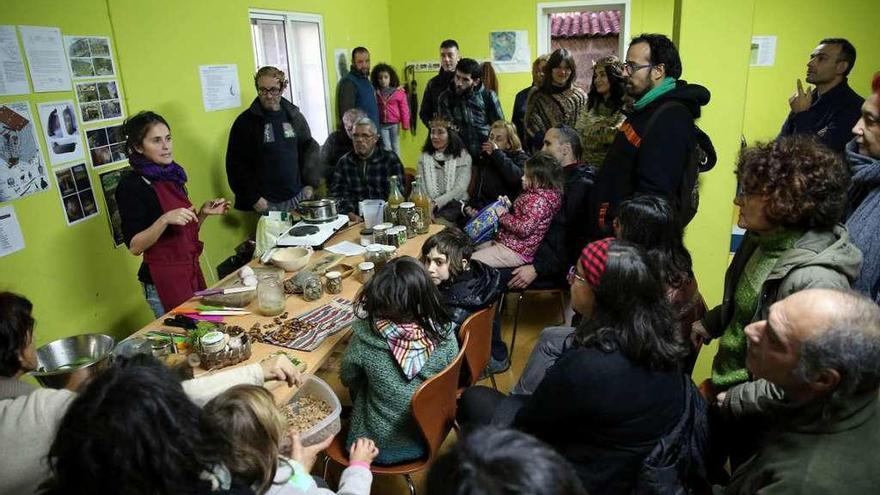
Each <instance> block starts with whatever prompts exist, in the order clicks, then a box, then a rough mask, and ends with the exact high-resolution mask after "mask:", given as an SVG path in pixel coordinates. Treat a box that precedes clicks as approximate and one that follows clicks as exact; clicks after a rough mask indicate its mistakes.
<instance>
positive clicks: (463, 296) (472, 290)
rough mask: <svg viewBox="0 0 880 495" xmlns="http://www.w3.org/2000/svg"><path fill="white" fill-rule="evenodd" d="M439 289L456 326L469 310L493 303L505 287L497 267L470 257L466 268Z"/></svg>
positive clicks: (486, 306)
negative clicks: (502, 284) (502, 285)
mask: <svg viewBox="0 0 880 495" xmlns="http://www.w3.org/2000/svg"><path fill="white" fill-rule="evenodd" d="M438 289H439V290H440V296H441V297H442V298H443V305H444V306H446V310H447V311H448V312H449V316H450V317H451V318H452V321H453V323H455V325H456V328H458V327H460V326H461V324H462V323H464V320H467V319H468V317H470V316H471V315H472V314H474V313H476V312H477V311H479V310H481V309H484V308H488V307H489V306H491V305H492V304H494V303H495V301H496V300H497V299H498V296H500V295H501V293H502V292H503V290H504V288H503V287H501V274H499V273H498V270H496V269H495V268H492V267H491V266H489V265H486V264H485V263H481V262H479V261H477V260H471V261H470V262H469V263H468V269H467V270H466V271H464V272H462V273H460V274H458V276H457V277H455V279H450V280H447V281H445V282H443V283H442V284H440V286H439V287H438Z"/></svg>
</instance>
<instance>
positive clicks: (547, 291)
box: [501, 287, 567, 363]
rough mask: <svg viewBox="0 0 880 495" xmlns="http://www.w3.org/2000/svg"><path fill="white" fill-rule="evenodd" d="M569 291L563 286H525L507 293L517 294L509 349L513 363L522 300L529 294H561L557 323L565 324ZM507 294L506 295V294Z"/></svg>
mask: <svg viewBox="0 0 880 495" xmlns="http://www.w3.org/2000/svg"><path fill="white" fill-rule="evenodd" d="M566 291H567V288H566V289H563V288H547V289H539V288H534V289H533V288H529V287H527V288H525V289H522V290H510V291H508V292H507V294H516V311H515V312H514V314H513V333H512V334H511V337H510V349H508V351H507V359H508V360H509V361H510V362H511V363H513V349H514V347H515V346H516V331H517V328H518V327H519V310H520V308H521V307H522V300H523V297H525V296H526V295H527V294H530V295H531V294H554V295H558V296H559V315H560V320H561V321H560V322H558V323H557V325H564V324H565V293H566ZM507 294H505V297H506V295H507ZM501 301H502V303H503V302H504V298H502V300H501Z"/></svg>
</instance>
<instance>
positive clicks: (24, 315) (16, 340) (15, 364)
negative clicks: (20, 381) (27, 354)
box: [0, 292, 34, 377]
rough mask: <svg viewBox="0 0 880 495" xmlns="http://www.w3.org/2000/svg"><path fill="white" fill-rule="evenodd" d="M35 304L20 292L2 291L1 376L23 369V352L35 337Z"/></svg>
mask: <svg viewBox="0 0 880 495" xmlns="http://www.w3.org/2000/svg"><path fill="white" fill-rule="evenodd" d="M33 309H34V305H33V304H31V302H30V301H29V300H28V299H27V298H25V297H23V296H20V295H18V294H13V293H12V292H0V376H6V377H11V376H13V375H15V374H16V373H18V370H19V369H21V361H20V360H19V357H20V355H21V352H22V351H24V349H25V348H26V347H27V346H28V344H29V343H30V342H31V339H33V338H34V317H33V316H31V311H32V310H33Z"/></svg>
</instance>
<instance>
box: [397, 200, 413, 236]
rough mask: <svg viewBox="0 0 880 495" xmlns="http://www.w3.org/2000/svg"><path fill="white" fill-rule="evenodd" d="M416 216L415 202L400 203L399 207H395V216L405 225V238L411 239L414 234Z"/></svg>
mask: <svg viewBox="0 0 880 495" xmlns="http://www.w3.org/2000/svg"><path fill="white" fill-rule="evenodd" d="M416 216H418V215H417V214H416V204H415V203H413V202H412V201H407V202H404V203H400V207H398V209H397V217H398V218H399V219H400V224H401V225H403V226H404V227H406V238H407V239H412V238H413V237H415V236H416V224H415V220H416V219H415V217H416Z"/></svg>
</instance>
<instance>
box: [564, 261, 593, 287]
mask: <svg viewBox="0 0 880 495" xmlns="http://www.w3.org/2000/svg"><path fill="white" fill-rule="evenodd" d="M565 280H567V281H568V285H571V284H573V283H574V282H575V280H577V281H578V282H581V283H584V284H587V283H588V282H587V279H585V278H584V277H581V276H580V275H578V274H577V269H576V268H575V266H574V265H572V266H571V268H569V269H568V275H566V276H565Z"/></svg>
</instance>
